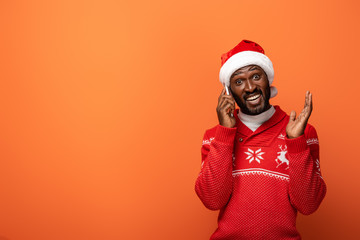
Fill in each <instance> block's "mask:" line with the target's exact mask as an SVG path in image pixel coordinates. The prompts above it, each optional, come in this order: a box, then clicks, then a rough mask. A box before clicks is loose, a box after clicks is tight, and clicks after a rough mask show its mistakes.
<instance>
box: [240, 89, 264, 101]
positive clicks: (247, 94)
mask: <svg viewBox="0 0 360 240" xmlns="http://www.w3.org/2000/svg"><path fill="white" fill-rule="evenodd" d="M257 94H260V95H263V94H262V91H261V90H260V89H256V90H254V91H253V92H251V93H244V94H243V99H245V100H246V99H248V98H249V97H252V96H254V95H257Z"/></svg>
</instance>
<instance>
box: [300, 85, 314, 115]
mask: <svg viewBox="0 0 360 240" xmlns="http://www.w3.org/2000/svg"><path fill="white" fill-rule="evenodd" d="M312 107H313V106H312V94H311V93H310V91H306V94H305V105H304V109H303V110H302V112H301V115H302V117H304V118H305V120H306V121H307V120H308V119H309V117H310V115H311V112H312Z"/></svg>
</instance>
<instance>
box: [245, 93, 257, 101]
mask: <svg viewBox="0 0 360 240" xmlns="http://www.w3.org/2000/svg"><path fill="white" fill-rule="evenodd" d="M258 97H260V94H258V95H255V96H252V97H249V98H248V99H246V101H252V100H255V99H257V98H258Z"/></svg>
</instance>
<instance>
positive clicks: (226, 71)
mask: <svg viewBox="0 0 360 240" xmlns="http://www.w3.org/2000/svg"><path fill="white" fill-rule="evenodd" d="M248 65H257V66H259V67H261V68H262V69H263V70H264V72H265V73H266V76H267V78H268V80H269V85H271V84H272V82H273V81H274V68H273V65H272V62H271V61H270V59H269V58H268V57H267V56H265V51H264V49H263V48H262V47H261V46H260V45H259V44H257V43H255V42H252V41H249V40H242V41H241V42H240V43H239V44H238V45H236V46H235V47H234V48H233V49H231V50H230V51H229V52H227V53H224V54H223V55H222V56H221V68H220V74H219V77H220V82H221V83H222V84H223V85H224V86H229V85H230V78H231V75H232V74H233V73H234V72H235V71H236V70H238V69H239V68H242V67H245V66H248ZM270 92H271V94H270V97H275V96H276V95H277V89H276V88H275V87H273V86H271V87H270Z"/></svg>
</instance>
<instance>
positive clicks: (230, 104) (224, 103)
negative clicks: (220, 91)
mask: <svg viewBox="0 0 360 240" xmlns="http://www.w3.org/2000/svg"><path fill="white" fill-rule="evenodd" d="M229 97H230V96H224V97H223V98H222V99H221V100H220V102H219V104H218V110H219V111H225V112H226V113H228V112H229V110H228V109H229V108H230V109H231V110H234V109H235V100H234V99H233V98H229Z"/></svg>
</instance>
